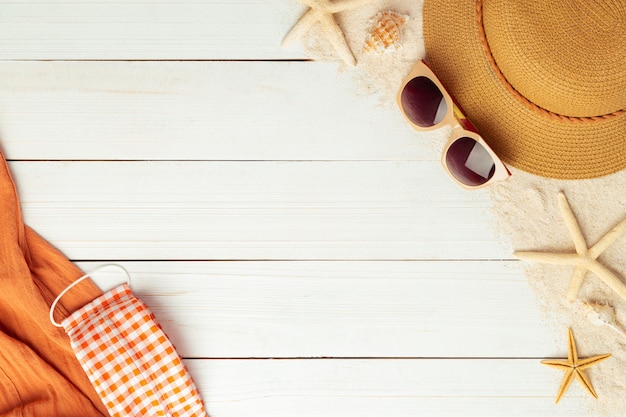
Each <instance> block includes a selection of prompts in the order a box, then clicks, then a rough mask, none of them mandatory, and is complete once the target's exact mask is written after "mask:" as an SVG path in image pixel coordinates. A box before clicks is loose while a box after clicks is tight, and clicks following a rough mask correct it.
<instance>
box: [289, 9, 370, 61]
mask: <svg viewBox="0 0 626 417" xmlns="http://www.w3.org/2000/svg"><path fill="white" fill-rule="evenodd" d="M371 1H372V0H345V1H342V2H331V1H330V0H300V2H301V3H303V4H305V5H307V6H309V7H310V8H309V10H307V12H306V13H305V14H304V16H302V17H301V18H300V20H299V21H298V23H296V24H295V25H294V27H293V28H291V30H290V31H289V33H287V35H286V36H285V39H283V46H285V45H288V44H289V43H291V42H293V41H294V40H295V39H296V38H299V37H300V36H302V35H303V34H304V33H306V32H307V31H308V30H309V29H310V28H311V27H312V26H313V25H314V24H316V23H317V22H319V23H320V25H321V26H322V30H323V31H324V34H325V35H326V37H327V38H328V41H329V42H330V44H331V45H332V46H333V48H335V51H337V53H338V54H339V56H340V57H341V59H343V60H344V61H345V62H346V63H348V64H350V65H353V66H354V65H356V59H355V58H354V55H352V51H351V50H350V47H349V46H348V43H347V42H346V38H345V36H344V35H343V31H342V30H341V28H340V27H339V25H338V24H337V22H335V18H334V17H333V14H335V13H339V12H343V11H346V10H350V9H354V8H357V7H359V6H361V5H363V4H365V3H369V2H371Z"/></svg>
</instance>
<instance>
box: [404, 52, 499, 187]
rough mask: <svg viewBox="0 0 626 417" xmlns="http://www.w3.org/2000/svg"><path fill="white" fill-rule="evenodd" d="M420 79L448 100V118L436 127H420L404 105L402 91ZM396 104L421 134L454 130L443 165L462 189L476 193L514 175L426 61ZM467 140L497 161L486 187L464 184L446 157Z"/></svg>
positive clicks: (416, 69) (411, 75) (408, 78)
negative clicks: (462, 141) (451, 148)
mask: <svg viewBox="0 0 626 417" xmlns="http://www.w3.org/2000/svg"><path fill="white" fill-rule="evenodd" d="M417 77H426V78H428V79H429V80H430V81H432V82H433V83H434V84H435V85H436V86H437V88H438V89H439V91H440V92H441V94H442V96H443V98H444V100H445V101H446V114H445V116H444V117H443V119H441V120H440V121H439V122H438V123H436V124H434V125H432V126H428V127H424V126H420V125H417V124H415V123H413V122H412V121H411V119H410V118H409V117H408V115H407V114H406V111H405V110H404V107H403V106H402V92H403V91H404V88H405V87H406V85H407V84H408V83H409V82H410V81H411V80H413V79H414V78H417ZM396 102H397V104H398V108H399V109H400V113H402V116H404V118H405V120H406V121H407V123H408V124H409V125H410V126H411V127H412V128H413V129H415V130H417V131H419V132H425V131H430V130H434V129H439V128H440V127H442V126H446V125H449V126H451V127H452V134H451V135H450V138H449V139H448V142H447V143H446V144H445V146H444V147H443V151H442V153H441V165H442V166H443V168H444V170H445V171H446V172H447V173H448V175H449V176H450V177H451V178H452V179H453V180H454V182H456V183H457V184H458V185H459V186H461V187H462V188H464V189H466V190H475V189H478V188H482V187H486V186H488V185H491V184H492V183H494V182H496V181H502V180H505V179H507V178H508V177H510V176H511V172H510V171H509V170H508V168H507V167H506V165H504V163H503V162H502V160H501V159H500V158H499V157H498V155H496V153H495V152H494V151H493V149H491V147H490V146H489V145H488V144H487V142H485V140H484V139H483V138H482V136H480V135H479V134H478V131H477V129H476V128H475V127H474V125H473V124H472V123H471V122H470V121H469V119H468V118H467V117H466V116H465V114H464V113H463V112H462V110H461V108H460V107H459V106H458V105H457V103H456V101H455V100H454V99H453V98H452V96H451V95H450V93H448V90H446V88H445V87H444V86H443V84H442V83H441V81H439V78H437V76H436V75H435V73H434V72H433V71H432V70H431V69H430V67H429V66H428V65H427V64H426V62H425V61H424V60H421V61H419V62H417V63H416V64H415V66H414V67H413V69H412V70H411V72H410V73H409V75H407V76H406V77H405V78H404V81H403V82H402V85H401V87H400V89H399V90H398V95H397V96H396ZM464 137H469V138H471V139H473V140H475V141H476V142H478V143H479V144H480V145H481V146H483V147H484V148H485V150H486V151H487V152H488V153H489V155H490V156H491V159H493V162H494V165H495V172H494V174H493V176H492V177H491V178H489V179H488V180H487V181H485V182H484V183H482V184H478V185H468V184H465V183H463V182H461V181H460V180H459V179H458V178H457V177H456V176H455V175H454V174H453V173H452V172H451V171H450V168H449V167H448V164H447V162H446V155H447V153H448V150H449V149H450V146H452V144H453V143H454V142H456V141H457V140H459V139H461V138H464Z"/></svg>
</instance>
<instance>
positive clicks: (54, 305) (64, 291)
mask: <svg viewBox="0 0 626 417" xmlns="http://www.w3.org/2000/svg"><path fill="white" fill-rule="evenodd" d="M110 266H115V267H117V268H119V269H121V270H122V271H124V273H125V274H126V276H127V277H128V279H127V281H128V285H129V286H130V274H129V273H128V271H127V270H126V268H124V267H123V266H121V265H118V264H106V265H102V266H99V267H98V268H96V269H94V270H93V271H91V272H89V273H87V274H85V275H83V276H82V277H80V278H78V279H77V280H76V281H74V282H72V283H71V284H70V285H68V286H67V287H66V288H65V289H64V290H63V291H61V294H59V295H57V298H55V299H54V301H53V302H52V305H51V306H50V323H52V325H54V326H55V327H63V325H62V324H61V323H58V322H57V321H55V320H54V309H55V308H56V306H57V304H58V303H59V301H60V300H61V298H62V297H63V296H64V295H65V294H66V293H67V292H68V291H69V290H71V289H72V288H74V287H75V286H76V285H78V284H80V283H81V282H82V281H84V280H86V279H87V278H89V277H90V276H91V275H92V274H94V273H95V272H98V271H99V270H101V269H104V268H107V267H110Z"/></svg>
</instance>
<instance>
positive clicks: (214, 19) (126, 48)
mask: <svg viewBox="0 0 626 417" xmlns="http://www.w3.org/2000/svg"><path fill="white" fill-rule="evenodd" d="M304 10H305V9H304V7H303V6H301V5H300V4H299V3H298V2H296V1H295V0H294V1H285V0H225V1H224V0H208V1H194V0H181V1H174V2H171V1H167V2H154V1H141V0H134V1H123V2H120V1H115V0H105V1H101V0H97V1H95V0H94V1H91V0H89V1H80V2H75V1H37V2H24V1H19V2H6V1H5V2H3V4H2V14H0V49H1V50H2V59H13V60H16V59H37V60H53V59H57V60H58V59H63V60H67V59H83V60H84V59H87V60H93V59H109V60H110V59H118V60H128V59H134V60H137V59H144V60H145V59H151V60H164V59H302V58H305V56H304V54H303V53H302V51H301V50H300V49H299V48H298V47H297V46H293V47H290V48H288V49H285V48H281V46H280V44H281V41H282V38H283V36H284V35H285V34H286V33H287V31H288V30H289V29H290V28H291V26H292V25H293V24H294V23H295V22H296V21H297V19H298V18H299V17H300V15H301V13H302V12H303V11H304Z"/></svg>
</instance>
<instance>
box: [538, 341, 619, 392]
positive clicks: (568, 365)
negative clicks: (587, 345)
mask: <svg viewBox="0 0 626 417" xmlns="http://www.w3.org/2000/svg"><path fill="white" fill-rule="evenodd" d="M568 331H569V350H568V352H567V360H565V359H548V360H544V361H541V363H542V364H544V365H547V366H549V367H551V368H556V369H560V370H562V371H565V376H564V377H563V382H561V387H560V388H559V393H558V394H557V395H556V401H555V403H558V402H559V400H560V399H561V397H562V396H563V394H565V391H567V389H568V388H569V385H570V384H571V382H572V379H574V378H576V379H577V380H578V382H580V383H581V384H582V386H583V387H585V389H586V390H587V391H588V392H589V394H591V395H592V396H593V397H594V398H598V394H596V392H595V390H594V389H593V387H592V386H591V383H590V382H589V380H588V379H587V376H586V375H585V373H584V372H583V371H584V370H585V369H587V368H589V367H590V366H592V365H595V364H596V363H598V362H601V361H603V360H605V359H607V358H609V357H610V356H611V354H610V353H607V354H605V355H598V356H592V357H590V358H586V359H580V358H579V357H578V353H577V352H576V341H575V340H574V334H573V333H572V329H568Z"/></svg>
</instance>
